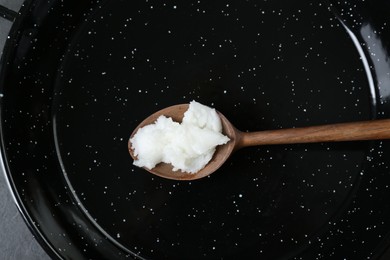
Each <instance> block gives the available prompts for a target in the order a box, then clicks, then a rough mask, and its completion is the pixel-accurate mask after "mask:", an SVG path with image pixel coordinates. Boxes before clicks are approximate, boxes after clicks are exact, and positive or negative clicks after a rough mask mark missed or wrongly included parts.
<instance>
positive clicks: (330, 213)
mask: <svg viewBox="0 0 390 260" xmlns="http://www.w3.org/2000/svg"><path fill="white" fill-rule="evenodd" d="M385 6H388V4H387V3H382V2H377V3H375V5H373V4H372V3H371V4H368V3H365V2H359V1H356V2H350V3H344V4H340V3H329V2H325V1H324V2H314V1H313V2H311V1H300V3H292V2H291V1H260V2H259V1H245V2H240V3H236V2H232V1H213V2H212V3H211V2H203V1H184V2H183V1H180V2H179V1H178V2H160V1H99V2H94V1H91V2H87V1H84V2H83V3H82V4H81V3H78V2H76V1H66V3H62V1H52V2H50V4H48V3H47V1H40V0H36V1H31V3H30V5H28V6H27V7H26V8H25V9H24V16H23V17H21V18H20V19H19V21H18V24H17V25H16V26H15V27H14V30H13V37H12V40H11V41H9V42H8V46H7V52H6V56H5V59H4V61H3V70H2V73H1V81H0V83H1V87H2V93H3V95H4V97H3V98H2V104H1V112H2V114H1V123H2V137H3V150H4V152H5V155H6V157H5V160H6V162H7V169H8V176H9V179H10V181H11V183H12V184H13V189H14V192H15V195H16V196H17V198H18V200H19V203H20V206H21V207H22V211H23V213H24V215H25V217H26V218H27V220H28V221H29V222H30V224H31V225H32V227H33V229H35V230H36V233H37V234H38V235H39V236H40V238H41V242H42V243H43V244H45V245H46V248H47V249H48V251H49V252H51V254H52V255H53V256H58V257H63V258H66V259H89V258H96V259H102V258H106V259H121V258H128V257H131V256H134V257H139V258H148V259H164V258H166V259H200V258H202V259H208V258H209V259H222V258H223V259H237V258H251V259H258V258H262V259H315V258H326V259H329V258H331V257H334V258H337V259H340V258H348V259H349V258H351V259H354V258H357V257H359V258H367V257H372V258H378V257H380V256H381V255H382V254H383V253H384V252H385V250H386V249H387V247H388V239H387V236H388V233H389V230H390V221H389V219H390V208H389V197H390V196H389V195H390V190H389V185H388V183H389V180H390V176H389V162H388V159H387V158H388V156H389V142H388V141H383V142H355V143H342V144H310V145H289V146H273V147H268V146H267V147H260V148H248V149H245V150H242V151H239V152H237V153H236V154H235V155H234V156H233V157H232V158H231V160H229V162H228V163H227V164H226V165H225V166H224V167H223V168H221V169H220V170H219V171H218V172H216V173H215V174H213V175H212V176H211V177H209V178H206V179H202V180H198V181H193V182H176V181H171V180H165V179H161V178H158V177H154V176H152V175H150V174H148V173H146V172H145V171H143V170H141V169H138V168H135V167H134V166H132V161H131V159H130V157H129V155H128V151H127V139H128V137H129V135H130V133H131V131H132V129H133V128H135V126H136V125H137V124H138V123H139V122H140V121H141V120H142V119H144V118H145V117H146V116H148V115H149V114H151V113H152V112H154V111H156V110H159V109H161V108H163V107H166V106H170V105H173V104H177V103H183V102H189V101H191V100H193V99H195V100H198V101H200V102H202V103H204V104H207V105H211V106H214V107H216V108H217V109H218V110H220V111H221V112H222V113H224V114H225V115H226V116H227V117H228V118H229V120H231V121H232V122H233V123H234V125H236V126H238V127H239V128H240V129H241V130H261V129H274V128H287V127H296V126H305V125H313V124H323V123H335V122H346V121H354V120H363V119H369V118H381V117H388V116H389V114H388V113H389V112H390V111H389V107H388V100H389V95H390V86H389V84H388V83H389V82H390V81H389V78H390V76H389V72H390V69H389V62H388V43H389V28H388V26H389V25H388V23H387V19H388V18H387V14H386V11H385V10H386V8H384V7H385ZM362 10H364V12H363V11H362ZM387 10H389V9H387ZM373 14H375V15H373Z"/></svg>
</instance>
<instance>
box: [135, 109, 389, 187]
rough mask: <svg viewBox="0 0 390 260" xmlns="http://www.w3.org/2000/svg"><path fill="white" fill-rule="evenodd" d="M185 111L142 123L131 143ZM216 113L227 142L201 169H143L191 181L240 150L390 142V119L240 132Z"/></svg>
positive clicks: (161, 112) (165, 112)
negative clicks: (154, 125)
mask: <svg viewBox="0 0 390 260" xmlns="http://www.w3.org/2000/svg"><path fill="white" fill-rule="evenodd" d="M188 107H189V105H188V104H180V105H175V106H170V107H167V108H164V109H162V110H159V111H158V112H156V113H154V114H152V115H151V116H149V117H147V118H146V119H145V120H143V121H142V122H141V123H140V124H139V125H138V126H137V127H136V128H135V129H134V131H133V133H132V134H131V136H130V139H131V138H132V137H133V136H134V135H135V134H136V133H137V131H138V129H139V128H141V127H144V126H146V125H149V124H152V123H154V122H155V121H156V120H157V118H158V117H159V116H161V115H164V116H166V117H171V118H172V120H173V121H176V122H181V121H182V120H183V117H184V113H185V112H186V111H187V109H188ZM217 113H218V115H219V117H220V119H221V124H222V133H223V134H224V135H226V136H228V137H229V138H230V141H229V142H228V143H226V144H224V145H220V146H217V148H216V151H215V153H214V155H213V157H212V159H211V160H210V161H209V162H208V164H207V165H206V166H205V167H204V168H203V169H201V170H200V171H198V172H196V173H188V172H182V171H180V170H177V171H174V170H173V166H172V165H171V164H167V163H159V164H157V165H156V166H155V167H154V168H153V169H148V168H146V167H144V169H145V170H147V171H148V172H150V173H152V174H155V175H157V176H160V177H163V178H167V179H173V180H187V181H190V180H196V179H200V178H203V177H206V176H208V175H210V174H211V173H213V172H215V171H216V170H218V169H219V168H220V167H221V166H222V165H223V164H224V163H225V162H226V160H227V159H228V158H229V157H230V155H231V154H232V153H233V152H234V151H236V150H238V149H240V148H243V147H248V146H258V145H278V144H297V143H316V142H341V141H363V140H381V139H390V119H382V120H368V121H360V122H351V123H338V124H328V125H320V126H308V127H301V128H289V129H277V130H267V131H258V132H242V131H240V130H238V129H237V128H236V127H234V126H233V124H231V123H230V122H229V120H228V119H227V118H226V117H225V116H224V115H223V114H222V113H220V112H218V111H217ZM130 139H129V142H128V149H129V153H130V155H131V157H132V158H133V159H134V160H136V159H137V156H136V155H135V154H134V150H133V148H132V146H131V142H130Z"/></svg>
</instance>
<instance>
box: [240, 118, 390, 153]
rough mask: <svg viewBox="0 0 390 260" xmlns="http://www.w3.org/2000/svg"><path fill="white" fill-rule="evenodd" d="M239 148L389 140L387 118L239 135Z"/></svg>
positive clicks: (388, 122) (389, 120)
mask: <svg viewBox="0 0 390 260" xmlns="http://www.w3.org/2000/svg"><path fill="white" fill-rule="evenodd" d="M240 135H241V137H240V142H239V144H238V146H239V147H246V146H256V145H276V144H296V143H318V142H342V141H363V140H381V139H390V119H383V120H371V121H362V122H352V123H340V124H330V125H321V126H309V127H301V128H291V129H280V130H269V131H260V132H252V133H242V132H241V133H240Z"/></svg>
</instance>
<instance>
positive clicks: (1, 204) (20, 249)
mask: <svg viewBox="0 0 390 260" xmlns="http://www.w3.org/2000/svg"><path fill="white" fill-rule="evenodd" d="M22 2H23V1H22V0H0V6H3V7H6V8H7V9H10V10H12V11H14V12H17V11H18V10H19V8H20V6H21V5H22ZM11 26H12V22H11V21H9V20H6V19H4V18H1V17H0V53H1V52H2V50H3V47H4V43H5V41H6V39H7V36H8V32H9V30H10V28H11ZM0 220H1V221H0V256H1V259H6V260H14V259H15V260H16V259H21V260H30V259H31V260H38V259H39V260H40V259H49V257H48V256H47V254H46V252H44V251H43V249H42V248H41V246H40V245H39V244H38V242H37V241H36V240H35V238H34V237H33V235H32V234H31V232H30V230H29V229H28V227H27V225H26V223H25V222H24V220H23V218H22V216H21V214H20V213H19V211H18V209H17V207H16V204H15V202H14V200H13V198H12V195H11V192H10V190H9V188H8V185H7V183H6V180H5V178H4V172H2V171H1V172H0Z"/></svg>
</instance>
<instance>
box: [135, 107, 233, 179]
mask: <svg viewBox="0 0 390 260" xmlns="http://www.w3.org/2000/svg"><path fill="white" fill-rule="evenodd" d="M188 107H189V105H188V104H180V105H175V106H170V107H167V108H164V109H162V110H159V111H157V112H156V113H154V114H152V115H151V116H149V117H147V118H146V119H145V120H143V121H142V122H141V123H140V124H139V125H138V126H137V128H135V129H134V131H133V133H132V134H131V136H130V139H131V138H132V137H133V136H134V135H135V134H136V133H137V131H138V129H140V128H141V127H144V126H146V125H149V124H152V123H154V122H155V121H156V120H157V118H158V117H159V116H161V115H164V116H166V117H171V118H172V120H173V121H176V122H181V121H182V120H183V117H184V113H185V112H186V111H187V109H188ZM217 113H218V115H219V117H220V119H221V124H222V129H223V130H222V133H223V134H224V135H226V136H228V137H229V138H230V141H229V142H228V143H227V144H225V145H220V146H217V148H216V151H215V153H214V156H213V158H212V159H211V160H210V161H209V162H208V164H207V165H206V167H204V168H203V169H201V170H200V171H198V172H196V173H188V172H182V171H180V170H177V171H174V170H173V167H172V165H171V164H168V163H159V164H158V165H156V166H155V167H154V168H153V169H148V168H146V167H143V168H144V169H145V170H147V171H148V172H150V173H153V174H155V175H158V176H160V177H164V178H167V179H174V180H187V181H189V180H196V179H200V178H203V177H206V176H207V175H210V174H211V173H213V172H215V171H216V170H217V169H219V168H220V167H221V166H222V165H223V164H224V163H225V161H226V160H227V159H228V158H229V157H230V155H231V154H232V152H233V150H234V149H235V144H236V139H237V137H236V134H237V132H238V130H236V129H235V128H234V127H233V125H232V124H231V123H230V122H229V121H228V120H227V118H226V117H225V116H224V115H223V114H221V113H220V112H218V111H217ZM128 149H129V153H130V155H131V157H132V158H133V159H134V160H136V159H137V156H136V155H135V154H134V150H133V149H132V147H131V143H130V141H129V143H128Z"/></svg>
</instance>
